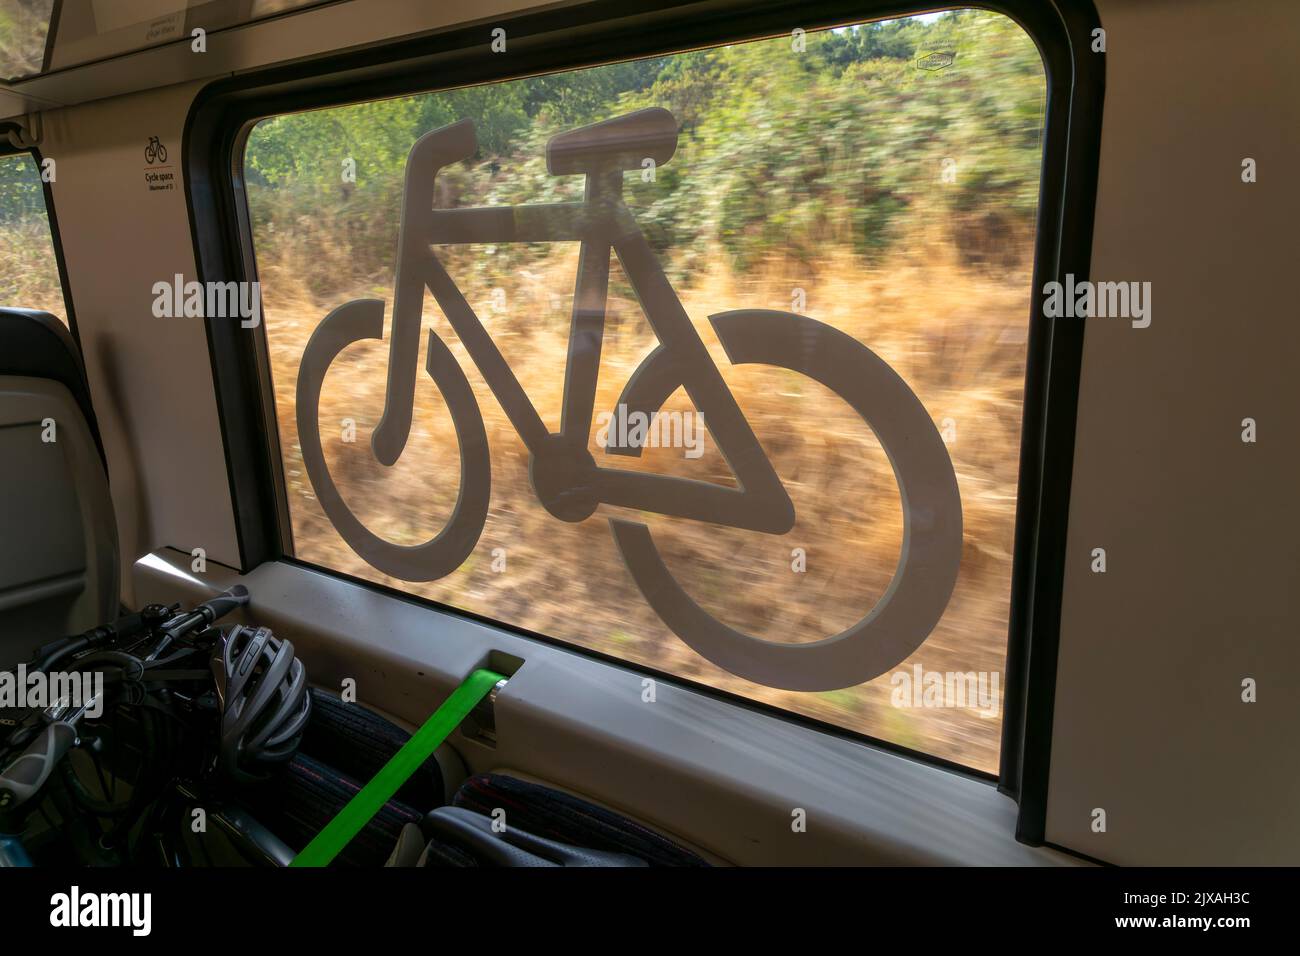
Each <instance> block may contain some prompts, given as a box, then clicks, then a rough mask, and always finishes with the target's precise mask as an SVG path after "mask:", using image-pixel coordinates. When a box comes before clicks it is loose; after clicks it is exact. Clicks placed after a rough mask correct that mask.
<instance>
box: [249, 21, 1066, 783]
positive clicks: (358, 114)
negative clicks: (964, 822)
mask: <svg viewBox="0 0 1300 956" xmlns="http://www.w3.org/2000/svg"><path fill="white" fill-rule="evenodd" d="M1045 96H1046V78H1045V72H1044V67H1043V63H1042V60H1041V58H1040V56H1039V53H1038V50H1037V49H1036V47H1035V44H1034V42H1033V41H1032V40H1031V39H1030V37H1029V36H1028V35H1026V34H1025V32H1024V31H1023V30H1022V29H1021V28H1020V27H1019V26H1017V25H1016V24H1015V23H1014V22H1013V21H1012V20H1010V19H1009V18H1007V17H1004V16H1001V15H998V14H994V13H990V12H986V11H976V10H956V11H949V12H944V13H938V14H927V15H923V16H917V17H908V18H901V19H894V20H888V21H879V22H873V23H868V24H859V25H850V26H845V27H841V28H836V29H830V30H824V31H808V32H806V33H805V32H804V31H794V33H793V34H790V35H783V36H778V37H773V38H769V39H764V40H757V41H750V42H738V43H735V44H732V45H727V46H718V47H713V48H707V49H699V50H693V51H690V52H684V53H680V54H676V55H667V56H660V57H654V58H649V59H639V60H634V61H628V62H620V63H615V64H611V65H604V66H599V67H594V68H587V69H576V70H572V71H569V72H563V73H554V74H549V75H544V76H536V77H531V78H525V79H518V80H510V81H503V82H498V83H493V84H487V85H482V86H475V87H472V88H465V89H459V90H451V91H447V92H432V93H423V94H418V95H409V96H403V97H399V98H393V99H384V100H378V101H369V102H359V103H355V104H351V105H346V106H340V107H330V108H326V109H319V110H313V111H307V112H301V113H290V114H283V115H277V116H273V117H270V118H267V119H264V120H261V121H259V122H258V123H257V124H256V125H255V126H254V127H253V128H252V129H251V130H250V131H249V134H248V136H247V139H246V147H245V151H244V157H243V168H244V193H245V195H246V197H247V203H248V212H249V221H250V224H251V227H250V233H251V241H252V248H253V252H254V255H255V259H256V267H257V279H258V281H259V283H260V292H261V302H262V319H263V327H264V332H265V338H266V345H267V350H266V351H267V355H268V356H269V364H270V376H271V381H272V383H273V392H274V406H275V411H276V419H277V428H278V433H279V434H278V439H279V446H280V456H281V464H282V473H283V476H284V482H285V497H286V498H287V501H288V509H289V518H290V525H291V534H292V541H291V543H290V547H291V549H292V553H293V554H294V555H295V556H296V558H298V559H299V560H302V561H305V562H309V563H312V564H315V565H319V566H323V567H326V568H329V569H332V570H335V571H339V572H343V573H346V574H349V575H352V576H355V577H359V578H363V579H367V580H371V581H374V582H377V583H381V584H384V585H386V586H389V587H393V588H398V589H401V590H403V591H406V592H409V593H412V594H416V595H420V596H422V597H424V598H427V599H431V600H433V601H436V602H438V603H440V604H443V605H445V606H449V607H452V608H455V609H459V610H461V611H465V612H469V613H472V614H475V615H478V616H481V617H485V618H489V619H492V620H494V621H498V622H502V623H504V624H506V625H509V626H513V627H516V628H521V629H525V630H527V631H529V632H532V633H536V634H538V635H541V636H544V637H546V638H549V639H553V640H558V641H561V642H565V643H568V644H572V645H577V646H581V647H583V648H586V649H589V650H592V651H595V652H599V653H601V654H604V655H607V656H609V657H612V658H617V659H619V660H622V661H627V662H631V663H633V664H635V665H638V666H640V667H642V668H645V669H647V670H648V671H651V672H660V673H664V674H667V675H670V676H672V677H674V678H678V679H685V680H689V681H692V682H695V683H698V684H701V685H705V686H708V687H711V688H713V689H716V690H718V691H721V692H724V693H727V694H730V695H734V696H735V697H739V698H744V699H747V700H750V701H754V702H757V703H759V704H764V705H768V706H771V707H774V708H779V709H781V710H784V711H787V712H790V713H793V714H798V715H801V716H803V717H806V718H811V719H814V720H817V721H820V722H823V723H826V724H831V725H834V726H836V727H838V728H842V729H844V730H847V731H851V732H856V733H861V734H865V735H869V736H871V737H874V738H876V739H880V740H884V741H887V742H890V743H893V744H896V745H900V746H903V747H906V748H910V749H913V750H917V751H922V752H925V753H927V754H930V755H933V756H936V757H939V758H943V759H946V760H951V761H954V762H957V763H960V764H963V765H966V766H969V767H972V768H975V769H978V770H981V771H986V772H995V771H996V768H997V761H998V751H999V738H1000V728H1001V703H1002V692H1003V684H1002V668H1003V666H1004V662H1005V658H1006V650H1007V632H1008V615H1009V605H1010V586H1011V572H1012V551H1013V525H1014V520H1015V509H1016V494H1017V477H1018V453H1019V445H1020V427H1021V415H1022V404H1023V395H1024V385H1025V365H1026V338H1027V330H1028V317H1029V314H1030V306H1031V276H1032V266H1033V252H1034V243H1035V221H1036V214H1037V205H1038V194H1039V167H1040V163H1041V160H1042V149H1043V144H1042V137H1043V129H1044V103H1045ZM399 224H400V229H399ZM381 422H382V425H381ZM431 639H434V638H431ZM646 687H647V690H646V693H647V695H652V694H653V684H652V682H648V683H647V685H646Z"/></svg>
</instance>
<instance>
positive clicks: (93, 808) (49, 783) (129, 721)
mask: <svg viewBox="0 0 1300 956" xmlns="http://www.w3.org/2000/svg"><path fill="white" fill-rule="evenodd" d="M247 603H248V592H247V591H246V590H245V589H244V588H243V587H241V586H237V587H235V588H233V589H231V590H230V591H227V592H225V593H223V594H221V595H218V596H217V597H215V598H213V599H211V600H209V601H206V602H204V603H202V604H200V605H198V606H197V607H195V608H194V609H192V610H190V611H181V610H180V609H179V607H178V606H175V605H173V606H170V607H168V606H163V605H156V604H155V605H148V606H147V607H145V608H143V609H141V611H139V612H137V613H133V614H127V615H124V616H123V617H120V618H118V619H117V620H116V621H113V622H112V623H110V624H106V625H103V626H100V627H96V628H93V629H91V630H90V631H87V632H86V633H84V634H80V635H77V636H74V637H68V638H63V639H61V640H59V641H56V642H54V643H52V644H48V645H46V646H45V647H43V648H41V649H40V650H39V651H38V653H37V655H36V657H35V658H34V659H33V660H32V661H30V662H28V663H27V664H25V665H24V668H25V671H24V673H25V675H27V676H28V677H30V675H33V674H37V673H41V674H45V675H50V674H52V673H54V668H55V667H56V666H57V667H59V669H60V670H61V671H62V672H64V674H65V682H66V677H67V675H68V674H71V673H75V674H79V675H82V677H83V681H82V686H83V687H84V686H86V685H87V684H89V685H90V686H91V687H93V688H95V690H93V691H92V692H91V693H84V692H83V693H82V694H81V695H80V696H79V697H77V699H72V698H65V699H62V700H59V701H56V702H54V703H53V704H51V705H50V706H47V707H44V708H42V709H37V708H34V707H28V708H22V707H19V708H11V709H8V710H6V711H5V715H6V716H5V719H4V721H3V725H4V726H5V727H7V728H10V729H9V730H8V732H7V735H6V736H5V737H4V738H3V739H0V867H4V866H30V865H31V863H32V858H31V856H32V855H31V854H30V853H29V842H30V841H29V839H28V836H27V832H26V831H27V830H28V826H27V824H28V820H29V818H30V817H32V815H33V814H36V813H39V814H40V815H41V816H43V817H45V820H46V824H47V829H46V832H45V834H44V837H43V839H41V840H39V841H38V843H39V844H40V850H41V854H40V855H48V854H50V853H52V852H63V853H65V854H69V853H70V855H71V857H72V859H73V860H75V861H76V862H77V863H78V864H80V865H90V866H118V865H133V864H160V865H162V866H169V867H171V866H191V865H200V864H208V865H210V864H212V862H213V861H212V857H211V855H210V853H209V851H208V848H207V841H205V840H204V839H203V838H202V837H201V836H196V835H195V834H194V833H193V832H192V830H191V828H190V819H191V818H190V811H191V809H192V808H193V807H202V808H203V809H204V812H205V819H206V821H207V822H208V823H209V824H212V825H213V826H214V828H215V829H216V830H218V831H220V832H222V833H223V834H225V835H226V842H227V844H228V845H229V846H230V847H231V848H232V849H233V850H234V852H235V853H236V854H237V855H238V856H240V857H242V858H243V859H244V860H246V861H248V862H251V863H254V864H258V865H273V866H283V865H286V864H287V862H288V860H289V859H291V858H292V851H290V850H289V849H288V848H287V847H285V846H284V845H283V844H282V843H280V841H279V840H277V839H276V838H275V837H274V836H273V835H272V834H270V833H269V831H267V830H265V828H263V827H261V826H260V825H259V824H258V823H257V822H256V821H255V820H253V819H252V818H251V817H250V816H249V814H248V813H247V812H246V811H244V810H243V808H242V807H241V806H239V805H238V803H236V802H233V801H231V800H228V799H225V795H224V793H223V789H224V788H223V787H222V786H220V785H219V784H220V783H221V781H220V780H218V779H216V778H217V776H218V774H217V772H216V770H215V767H214V765H215V760H214V758H213V756H212V754H211V737H212V733H211V727H210V725H211V723H212V721H213V719H214V717H215V716H216V713H215V709H214V708H215V706H216V705H215V703H214V701H213V693H212V684H213V675H212V672H211V670H210V669H209V666H208V659H209V657H210V655H211V653H212V647H213V644H214V642H215V641H217V640H218V632H217V631H216V630H215V629H214V628H213V625H214V624H215V623H216V621H217V620H218V619H219V618H221V617H223V616H225V615H226V614H228V613H230V612H231V611H233V610H235V609H236V608H239V607H242V606H244V605H246V604H247ZM92 676H93V677H98V678H99V680H98V682H97V683H96V682H94V681H90V680H88V679H86V678H90V677H92ZM77 753H80V754H82V755H84V757H85V761H84V764H83V768H82V770H78V769H77V768H76V767H75V766H74V765H73V762H72V759H71V757H72V755H73V754H77ZM51 810H52V811H54V812H56V813H57V814H58V816H59V820H58V822H57V824H56V823H55V822H54V821H53V820H51V818H50V817H49V814H48V812H47V811H51Z"/></svg>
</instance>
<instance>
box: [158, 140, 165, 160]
mask: <svg viewBox="0 0 1300 956" xmlns="http://www.w3.org/2000/svg"><path fill="white" fill-rule="evenodd" d="M158 162H160V163H165V162H167V147H166V146H164V145H163V144H162V143H159V144H158Z"/></svg>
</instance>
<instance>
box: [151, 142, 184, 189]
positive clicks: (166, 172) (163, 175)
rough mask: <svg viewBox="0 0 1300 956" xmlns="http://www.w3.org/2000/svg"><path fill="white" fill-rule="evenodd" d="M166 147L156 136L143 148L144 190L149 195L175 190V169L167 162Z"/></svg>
mask: <svg viewBox="0 0 1300 956" xmlns="http://www.w3.org/2000/svg"><path fill="white" fill-rule="evenodd" d="M167 157H168V153H167V147H166V146H164V145H163V143H162V141H161V140H160V139H159V137H157V136H150V137H149V141H148V142H147V143H146V144H145V147H144V161H145V166H144V182H145V189H146V190H147V191H148V192H151V193H165V192H174V191H175V190H176V185H177V184H176V167H175V166H174V165H172V164H171V163H169V162H168V161H167Z"/></svg>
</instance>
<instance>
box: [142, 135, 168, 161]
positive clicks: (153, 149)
mask: <svg viewBox="0 0 1300 956" xmlns="http://www.w3.org/2000/svg"><path fill="white" fill-rule="evenodd" d="M144 161H145V162H146V163H148V164H149V165H150V166H152V165H153V164H154V163H155V162H158V163H165V162H167V147H166V146H164V145H163V144H162V143H161V142H159V140H158V137H157V136H150V137H149V145H148V146H146V147H145V148H144Z"/></svg>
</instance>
